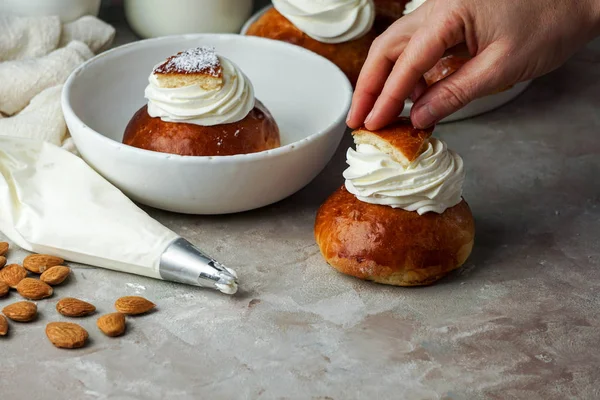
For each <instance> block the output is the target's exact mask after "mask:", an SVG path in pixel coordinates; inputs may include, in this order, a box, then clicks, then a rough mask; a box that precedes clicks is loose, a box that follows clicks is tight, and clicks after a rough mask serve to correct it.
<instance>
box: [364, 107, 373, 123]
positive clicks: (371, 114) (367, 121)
mask: <svg viewBox="0 0 600 400" xmlns="http://www.w3.org/2000/svg"><path fill="white" fill-rule="evenodd" d="M372 118H373V110H371V112H370V113H369V115H367V119H365V125H366V124H368V123H369V122H371V119H372Z"/></svg>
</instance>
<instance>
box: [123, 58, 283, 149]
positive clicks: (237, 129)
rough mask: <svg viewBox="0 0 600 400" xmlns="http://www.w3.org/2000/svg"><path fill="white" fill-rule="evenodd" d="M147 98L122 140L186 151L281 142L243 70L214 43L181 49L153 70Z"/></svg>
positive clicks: (261, 146)
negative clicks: (215, 46)
mask: <svg viewBox="0 0 600 400" xmlns="http://www.w3.org/2000/svg"><path fill="white" fill-rule="evenodd" d="M148 80H149V84H148V86H147V87H146V90H145V96H146V98H147V99H148V104H147V105H146V106H144V107H142V108H141V109H140V110H139V111H138V112H137V113H136V114H135V115H134V117H133V118H132V120H131V122H130V123H129V125H128V126H127V128H126V130H125V135H124V138H123V143H125V144H128V145H131V146H134V147H139V148H142V149H146V150H153V151H159V152H163V153H173V154H179V155H185V156H219V155H234V154H246V153H255V152H258V151H263V150H269V149H273V148H275V147H279V146H280V138H279V129H278V127H277V124H276V123H275V120H274V119H273V117H272V115H271V114H270V113H269V111H268V110H267V109H266V107H265V106H264V105H263V104H262V103H261V102H260V101H258V100H257V99H256V98H255V96H254V87H253V86H252V83H251V82H250V79H249V78H248V77H247V76H246V75H245V74H244V73H243V71H242V70H241V69H240V68H239V67H238V66H237V65H236V64H234V63H233V62H232V61H230V60H229V59H227V58H225V57H223V56H219V55H218V54H217V53H216V52H215V49H214V48H210V47H198V48H194V49H190V50H186V51H183V52H180V53H178V54H176V55H174V56H172V57H169V58H168V59H167V60H166V61H164V62H162V63H160V64H158V65H157V66H156V67H154V69H153V70H152V73H151V74H150V77H149V79H148Z"/></svg>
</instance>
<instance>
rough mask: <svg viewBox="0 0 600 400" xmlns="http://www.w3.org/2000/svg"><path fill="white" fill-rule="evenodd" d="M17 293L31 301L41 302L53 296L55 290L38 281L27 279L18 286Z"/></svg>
mask: <svg viewBox="0 0 600 400" xmlns="http://www.w3.org/2000/svg"><path fill="white" fill-rule="evenodd" d="M17 292H19V294H20V295H21V296H23V297H25V298H26V299H29V300H41V299H45V298H47V297H50V296H52V293H54V289H52V287H51V286H49V285H48V284H47V283H44V282H42V281H40V280H38V279H33V278H25V279H23V280H22V281H21V282H19V284H18V285H17Z"/></svg>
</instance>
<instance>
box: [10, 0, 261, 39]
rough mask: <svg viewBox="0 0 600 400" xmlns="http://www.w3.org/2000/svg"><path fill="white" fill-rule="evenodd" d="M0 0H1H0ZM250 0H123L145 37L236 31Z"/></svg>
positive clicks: (129, 17) (247, 13)
mask: <svg viewBox="0 0 600 400" xmlns="http://www.w3.org/2000/svg"><path fill="white" fill-rule="evenodd" d="M0 1H1V0H0ZM252 6H253V0H125V2H124V8H125V16H126V17H127V21H128V22H129V25H130V26H131V27H132V28H133V30H134V31H135V32H136V33H137V34H138V35H140V36H142V37H145V38H150V37H159V36H168V35H179V34H186V33H237V32H238V31H239V29H240V26H242V24H243V23H244V22H245V21H246V20H247V19H248V17H249V16H250V15H251V14H252Z"/></svg>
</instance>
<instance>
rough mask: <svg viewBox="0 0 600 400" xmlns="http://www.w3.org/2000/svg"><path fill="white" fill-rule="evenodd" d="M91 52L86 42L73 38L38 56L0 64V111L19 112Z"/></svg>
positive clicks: (63, 80) (68, 73)
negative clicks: (58, 47)
mask: <svg viewBox="0 0 600 400" xmlns="http://www.w3.org/2000/svg"><path fill="white" fill-rule="evenodd" d="M93 55H94V54H93V53H92V52H91V51H90V49H89V48H88V47H87V45H85V44H84V43H82V42H77V41H74V42H71V43H69V45H68V46H67V47H63V48H61V49H58V50H54V51H53V52H52V53H50V54H48V55H46V56H44V57H41V58H31V59H26V60H15V61H5V62H3V63H0V112H2V113H4V114H5V115H13V114H15V113H17V112H19V111H21V110H22V109H24V108H25V107H26V106H27V104H29V102H30V101H31V99H33V98H34V97H35V96H36V95H38V94H39V93H41V92H42V91H44V90H45V89H48V88H50V87H52V86H56V85H60V84H62V83H64V82H65V81H66V80H67V78H68V77H69V75H70V74H71V72H72V71H73V70H74V69H75V68H77V67H78V66H79V65H81V64H82V63H83V62H84V61H86V60H88V59H90V58H91V57H93Z"/></svg>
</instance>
